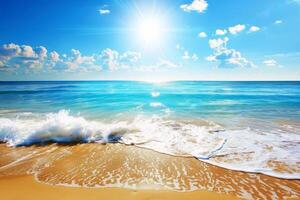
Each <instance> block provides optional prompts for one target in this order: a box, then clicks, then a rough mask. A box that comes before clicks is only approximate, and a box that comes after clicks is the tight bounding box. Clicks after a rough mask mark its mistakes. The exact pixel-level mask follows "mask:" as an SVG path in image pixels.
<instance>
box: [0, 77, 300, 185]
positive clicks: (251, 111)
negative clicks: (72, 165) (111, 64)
mask: <svg viewBox="0 0 300 200" xmlns="http://www.w3.org/2000/svg"><path fill="white" fill-rule="evenodd" d="M0 97H1V98H0V140H1V141H3V142H6V143H7V144H8V145H11V146H22V145H31V144H36V143H47V142H58V143H65V142H100V143H105V142H120V143H125V144H133V145H136V146H140V147H144V148H149V149H152V150H155V151H158V152H161V153H166V154H171V155H177V156H190V157H196V158H198V159H199V160H202V161H204V162H208V163H211V164H214V165H217V166H221V167H224V168H228V169H233V170H240V171H247V172H259V173H264V174H267V175H271V176H275V177H280V178H287V179H299V178H300V151H299V149H300V135H299V133H300V131H299V130H300V82H193V81H190V82H166V83H145V82H128V81H101V82H1V83H0Z"/></svg>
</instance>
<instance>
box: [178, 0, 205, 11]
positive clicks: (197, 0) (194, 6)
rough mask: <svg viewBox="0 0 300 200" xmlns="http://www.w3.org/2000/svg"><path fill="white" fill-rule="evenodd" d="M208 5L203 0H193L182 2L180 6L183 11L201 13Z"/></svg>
mask: <svg viewBox="0 0 300 200" xmlns="http://www.w3.org/2000/svg"><path fill="white" fill-rule="evenodd" d="M207 7H208V3H207V2H206V1H205V0H193V2H192V3H191V4H183V5H181V6H180V8H181V9H182V10H184V11H185V12H191V11H196V12H198V13H203V12H204V11H205V10H206V9H207Z"/></svg>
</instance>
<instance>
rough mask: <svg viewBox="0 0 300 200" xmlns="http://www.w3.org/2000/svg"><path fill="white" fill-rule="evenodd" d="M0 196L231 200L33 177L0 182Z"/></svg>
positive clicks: (212, 195) (48, 199)
mask: <svg viewBox="0 0 300 200" xmlns="http://www.w3.org/2000/svg"><path fill="white" fill-rule="evenodd" d="M0 186H1V187H0V193H1V197H2V198H3V199H7V200H10V199H23V200H33V199H44V200H53V199H55V200H57V199H62V200H68V199H86V200H96V199H97V200H98V199H111V200H114V199H115V200H121V199H124V200H127V199H128V200H129V199H144V200H154V199H155V200H159V199H166V200H168V199H169V200H171V199H172V200H173V199H174V200H176V199H187V200H189V199H190V200H193V199H199V198H201V199H208V200H209V199H221V198H222V199H234V197H232V196H229V195H220V194H216V193H213V192H207V191H194V192H174V191H165V190H129V189H120V188H81V187H78V188H77V187H76V188H74V187H64V186H52V185H46V184H43V183H38V182H36V181H35V180H34V179H33V177H32V176H18V177H10V178H4V179H0Z"/></svg>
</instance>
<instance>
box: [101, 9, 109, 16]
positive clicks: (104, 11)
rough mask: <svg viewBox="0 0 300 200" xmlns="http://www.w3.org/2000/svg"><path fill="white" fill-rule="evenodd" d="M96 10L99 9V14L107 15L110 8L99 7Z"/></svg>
mask: <svg viewBox="0 0 300 200" xmlns="http://www.w3.org/2000/svg"><path fill="white" fill-rule="evenodd" d="M98 11H99V13H100V15H107V14H109V13H110V10H108V9H99V10H98Z"/></svg>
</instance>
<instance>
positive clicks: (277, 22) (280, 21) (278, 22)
mask: <svg viewBox="0 0 300 200" xmlns="http://www.w3.org/2000/svg"><path fill="white" fill-rule="evenodd" d="M282 23H283V21H282V20H279V19H278V20H276V21H275V22H274V24H282Z"/></svg>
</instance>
